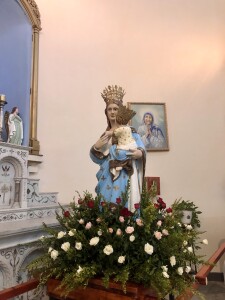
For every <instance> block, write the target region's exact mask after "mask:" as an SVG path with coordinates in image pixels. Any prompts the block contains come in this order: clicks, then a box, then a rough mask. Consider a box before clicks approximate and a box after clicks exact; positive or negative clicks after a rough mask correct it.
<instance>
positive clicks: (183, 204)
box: [172, 198, 202, 227]
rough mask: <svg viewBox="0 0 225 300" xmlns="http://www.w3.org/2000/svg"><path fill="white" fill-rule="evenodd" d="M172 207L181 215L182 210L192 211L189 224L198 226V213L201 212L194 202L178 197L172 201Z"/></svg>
mask: <svg viewBox="0 0 225 300" xmlns="http://www.w3.org/2000/svg"><path fill="white" fill-rule="evenodd" d="M172 207H173V210H174V211H176V212H177V213H178V214H179V215H180V216H181V217H182V215H183V214H182V212H183V211H184V210H188V211H191V212H192V218H191V225H192V226H193V227H200V220H199V215H200V214H201V213H202V212H201V211H200V210H199V209H198V206H196V205H195V204H194V202H192V201H189V200H186V201H185V200H183V199H181V198H180V199H178V200H176V201H175V202H174V204H173V206H172Z"/></svg>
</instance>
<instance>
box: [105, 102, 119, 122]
mask: <svg viewBox="0 0 225 300" xmlns="http://www.w3.org/2000/svg"><path fill="white" fill-rule="evenodd" d="M118 109H119V106H118V105H117V104H114V103H111V104H109V105H108V106H107V108H106V114H107V117H108V119H109V121H110V122H111V121H115V120H116V116H117V113H118Z"/></svg>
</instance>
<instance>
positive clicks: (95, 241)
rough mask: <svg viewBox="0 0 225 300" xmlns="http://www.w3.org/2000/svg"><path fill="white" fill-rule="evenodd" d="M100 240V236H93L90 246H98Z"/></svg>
mask: <svg viewBox="0 0 225 300" xmlns="http://www.w3.org/2000/svg"><path fill="white" fill-rule="evenodd" d="M98 242H99V237H98V236H96V237H93V238H92V239H91V240H90V242H89V245H90V246H96V245H97V244H98Z"/></svg>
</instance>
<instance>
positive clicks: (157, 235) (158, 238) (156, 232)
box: [154, 231, 162, 240]
mask: <svg viewBox="0 0 225 300" xmlns="http://www.w3.org/2000/svg"><path fill="white" fill-rule="evenodd" d="M154 236H155V237H156V239H157V240H160V239H161V238H162V233H161V232H160V231H155V232H154Z"/></svg>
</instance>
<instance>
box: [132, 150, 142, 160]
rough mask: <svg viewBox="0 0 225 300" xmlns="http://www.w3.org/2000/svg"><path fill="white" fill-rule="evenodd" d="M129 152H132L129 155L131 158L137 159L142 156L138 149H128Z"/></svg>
mask: <svg viewBox="0 0 225 300" xmlns="http://www.w3.org/2000/svg"><path fill="white" fill-rule="evenodd" d="M129 152H131V153H132V155H129V157H130V158H132V159H138V158H141V157H142V152H141V150H139V149H129Z"/></svg>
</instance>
